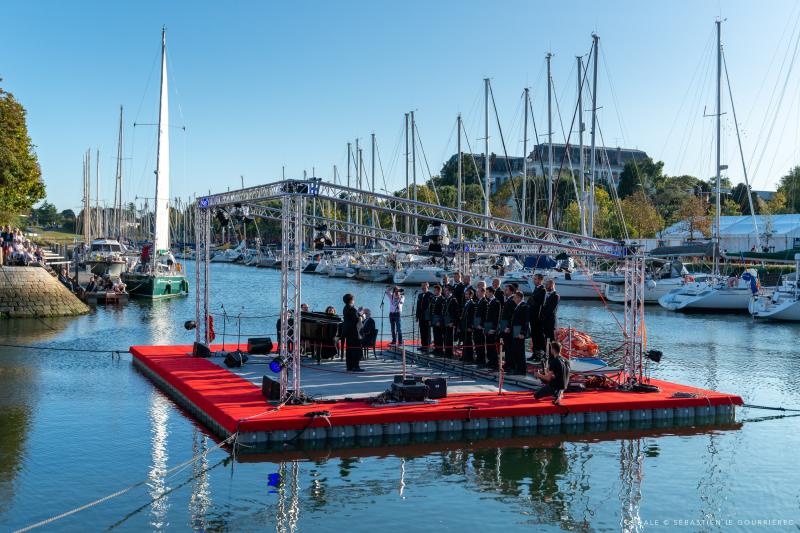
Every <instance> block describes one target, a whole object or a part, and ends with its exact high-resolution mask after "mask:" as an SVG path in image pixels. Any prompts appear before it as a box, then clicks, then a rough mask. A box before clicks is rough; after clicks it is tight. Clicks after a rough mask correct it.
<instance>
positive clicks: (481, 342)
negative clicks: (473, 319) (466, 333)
mask: <svg viewBox="0 0 800 533" xmlns="http://www.w3.org/2000/svg"><path fill="white" fill-rule="evenodd" d="M472 340H473V342H474V343H475V362H476V363H478V364H479V365H485V364H486V334H485V333H484V331H483V330H482V329H474V330H472Z"/></svg>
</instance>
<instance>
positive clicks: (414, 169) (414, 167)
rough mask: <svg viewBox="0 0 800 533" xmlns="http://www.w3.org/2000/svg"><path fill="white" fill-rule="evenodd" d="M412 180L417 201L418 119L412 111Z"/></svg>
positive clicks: (415, 219)
mask: <svg viewBox="0 0 800 533" xmlns="http://www.w3.org/2000/svg"><path fill="white" fill-rule="evenodd" d="M411 180H412V183H413V184H414V201H415V202H416V201H417V121H416V119H415V118H414V112H413V111H412V112H411ZM414 235H419V220H418V219H417V206H416V204H415V205H414Z"/></svg>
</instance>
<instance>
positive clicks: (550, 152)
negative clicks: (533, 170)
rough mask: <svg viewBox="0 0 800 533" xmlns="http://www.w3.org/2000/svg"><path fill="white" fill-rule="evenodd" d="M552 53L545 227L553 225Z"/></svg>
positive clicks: (548, 98)
mask: <svg viewBox="0 0 800 533" xmlns="http://www.w3.org/2000/svg"><path fill="white" fill-rule="evenodd" d="M552 58H553V54H551V53H550V52H547V56H546V59H547V227H548V228H552V227H553V78H552V74H551V72H550V62H551V59H552ZM565 148H566V147H565Z"/></svg>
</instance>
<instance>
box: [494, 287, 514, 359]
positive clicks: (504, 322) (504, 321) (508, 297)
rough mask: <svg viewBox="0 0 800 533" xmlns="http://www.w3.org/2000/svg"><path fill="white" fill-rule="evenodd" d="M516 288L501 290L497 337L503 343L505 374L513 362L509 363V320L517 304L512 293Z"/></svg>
mask: <svg viewBox="0 0 800 533" xmlns="http://www.w3.org/2000/svg"><path fill="white" fill-rule="evenodd" d="M515 291H516V288H515V287H514V286H513V285H511V284H509V285H506V286H505V287H504V288H503V292H504V293H505V294H503V307H502V308H501V309H502V310H501V311H500V324H499V325H498V327H497V329H498V332H497V337H498V340H499V341H502V343H503V353H505V356H506V367H505V368H506V372H510V367H511V366H513V365H514V364H513V362H510V361H509V355H510V353H511V318H512V316H513V315H514V309H516V308H517V303H516V302H515V301H514V292H515Z"/></svg>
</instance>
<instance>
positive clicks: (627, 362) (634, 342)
mask: <svg viewBox="0 0 800 533" xmlns="http://www.w3.org/2000/svg"><path fill="white" fill-rule="evenodd" d="M624 269H625V301H624V304H623V305H624V320H623V330H624V336H625V340H624V342H625V351H624V359H623V364H622V368H623V373H624V377H623V379H624V383H623V385H624V386H627V387H630V386H631V385H633V384H634V383H641V382H642V358H643V355H644V342H645V329H644V328H645V325H644V281H645V260H644V256H642V255H641V254H636V255H633V256H630V257H627V258H626V259H625V267H624Z"/></svg>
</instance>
